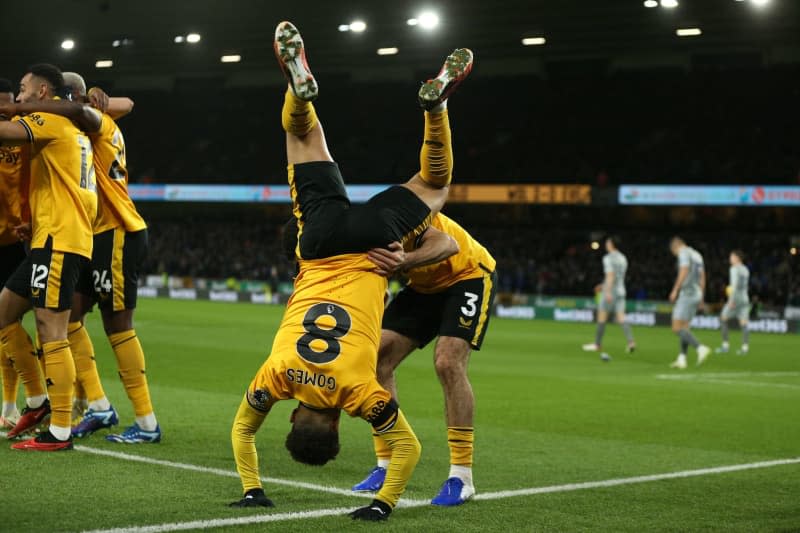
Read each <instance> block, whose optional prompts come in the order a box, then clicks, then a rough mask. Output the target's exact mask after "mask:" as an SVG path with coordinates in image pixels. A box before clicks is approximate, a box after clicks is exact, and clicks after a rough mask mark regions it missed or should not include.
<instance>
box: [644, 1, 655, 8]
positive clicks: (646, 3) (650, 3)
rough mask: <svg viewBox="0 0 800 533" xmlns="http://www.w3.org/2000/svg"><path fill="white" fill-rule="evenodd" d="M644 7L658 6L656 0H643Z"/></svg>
mask: <svg viewBox="0 0 800 533" xmlns="http://www.w3.org/2000/svg"><path fill="white" fill-rule="evenodd" d="M644 7H658V2H657V1H656V0H644Z"/></svg>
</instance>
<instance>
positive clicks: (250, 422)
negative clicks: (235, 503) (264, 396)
mask: <svg viewBox="0 0 800 533" xmlns="http://www.w3.org/2000/svg"><path fill="white" fill-rule="evenodd" d="M266 416H267V414H266V413H262V412H260V411H256V410H255V409H254V408H253V407H252V406H251V405H250V403H249V402H248V401H247V395H246V394H245V397H244V398H243V399H242V403H241V404H239V410H238V411H237V412H236V417H235V418H234V419H233V428H231V444H232V446H233V457H234V459H235V460H236V470H238V471H239V477H240V478H241V479H242V488H243V489H244V492H245V493H246V492H247V491H249V490H251V489H258V488H261V479H260V476H259V472H258V453H256V432H257V431H258V429H259V428H260V427H261V424H263V423H264V418H265V417H266Z"/></svg>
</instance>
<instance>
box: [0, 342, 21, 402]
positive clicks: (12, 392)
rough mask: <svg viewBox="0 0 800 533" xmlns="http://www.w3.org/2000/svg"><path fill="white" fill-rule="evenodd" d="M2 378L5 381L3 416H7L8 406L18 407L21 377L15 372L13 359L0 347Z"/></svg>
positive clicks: (0, 371)
mask: <svg viewBox="0 0 800 533" xmlns="http://www.w3.org/2000/svg"><path fill="white" fill-rule="evenodd" d="M0 377H2V379H3V410H4V412H3V416H6V413H5V407H6V406H7V405H8V406H10V405H16V403H17V389H18V388H19V375H18V374H17V371H16V370H14V365H13V364H12V363H11V359H9V358H8V357H7V356H6V351H5V350H4V349H3V347H2V346H0ZM9 414H10V413H9Z"/></svg>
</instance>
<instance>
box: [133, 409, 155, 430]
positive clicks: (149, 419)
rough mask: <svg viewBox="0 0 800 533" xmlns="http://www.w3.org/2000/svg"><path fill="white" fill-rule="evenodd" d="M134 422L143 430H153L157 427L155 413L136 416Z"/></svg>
mask: <svg viewBox="0 0 800 533" xmlns="http://www.w3.org/2000/svg"><path fill="white" fill-rule="evenodd" d="M136 423H137V424H138V425H139V427H140V428H142V429H143V430H145V431H155V430H156V428H157V427H158V420H156V415H155V413H150V414H149V415H144V416H137V417H136Z"/></svg>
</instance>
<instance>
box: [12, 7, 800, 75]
mask: <svg viewBox="0 0 800 533" xmlns="http://www.w3.org/2000/svg"><path fill="white" fill-rule="evenodd" d="M659 1H660V2H661V4H665V3H668V2H672V3H675V2H677V6H676V7H673V8H667V7H662V6H661V5H658V2H659ZM760 4H764V5H760ZM649 5H654V6H655V7H653V8H647V7H645V5H644V4H643V1H642V0H602V1H590V0H492V1H486V0H429V1H427V2H416V1H415V2H408V1H404V0H398V1H386V2H377V1H374V0H350V1H348V2H346V3H345V2H331V1H327V0H305V1H303V2H280V3H278V2H265V1H263V0H230V1H225V2H222V1H219V0H192V1H186V2H178V1H169V0H137V1H135V2H134V1H128V0H44V1H43V2H27V3H25V2H17V3H15V4H14V6H13V10H12V11H10V12H9V13H10V14H12V15H13V16H6V17H3V19H2V22H0V34H2V35H3V61H2V67H1V68H2V71H0V76H3V77H8V78H11V79H12V80H16V79H18V78H19V76H20V75H21V74H22V73H23V70H24V68H25V67H26V66H27V65H28V64H31V63H35V62H40V61H48V62H52V63H55V64H58V65H59V66H61V67H62V68H63V69H65V70H76V71H80V72H82V73H83V74H84V75H85V76H86V77H87V78H89V79H100V80H105V81H108V82H110V83H113V84H115V85H122V86H129V87H136V86H137V85H141V86H145V87H146V86H155V87H157V86H161V85H163V86H166V87H169V86H171V84H173V83H174V82H175V79H176V78H187V79H196V80H198V82H202V79H203V78H207V77H215V78H217V79H219V78H222V79H223V80H225V81H224V83H230V84H233V85H261V84H270V83H272V82H276V81H278V80H279V79H280V74H279V73H278V72H276V70H277V69H275V68H274V59H273V57H272V32H273V28H274V27H275V24H276V23H277V22H279V21H280V20H283V19H289V20H292V21H294V22H295V23H296V24H297V25H298V26H299V27H300V29H301V30H302V32H303V34H304V36H305V38H306V41H307V43H308V46H309V49H310V51H309V55H310V57H311V59H313V61H314V65H315V69H317V70H319V69H320V68H323V69H325V70H326V71H328V72H329V73H337V74H341V75H343V76H348V77H351V78H354V79H359V78H364V79H392V78H397V77H403V78H406V77H408V76H412V75H413V76H416V75H417V69H418V67H419V66H425V67H428V69H429V63H430V57H431V56H433V57H435V58H437V61H438V58H439V57H441V55H442V54H444V53H446V52H447V51H449V50H451V49H452V48H454V47H456V46H469V47H471V48H473V49H474V50H475V52H476V56H477V57H478V58H479V59H480V62H479V63H478V66H477V67H476V74H478V75H494V74H506V73H510V72H511V73H514V72H525V73H540V74H542V75H547V73H548V72H551V71H556V72H562V71H566V72H567V73H569V71H570V70H571V69H574V70H576V71H579V72H580V73H584V74H585V73H587V72H589V73H592V72H594V71H597V72H608V71H609V70H614V69H637V68H652V67H664V68H675V69H687V68H691V67H693V66H698V65H700V66H719V67H723V68H725V67H734V68H735V67H753V66H761V65H763V64H781V63H800V2H797V1H795V0H760V1H759V0H741V1H737V0H658V1H656V0H649ZM421 6H425V7H426V8H427V9H430V10H433V11H434V12H435V13H437V14H438V16H439V20H440V22H439V24H438V25H437V26H436V27H435V28H433V29H427V30H426V29H425V28H424V27H422V25H420V24H417V25H413V26H412V25H410V24H409V23H408V20H409V19H411V18H415V17H417V16H419V12H420V8H421ZM354 21H363V22H364V23H365V24H366V27H365V28H363V31H356V30H360V29H362V28H359V27H358V25H354V26H353V31H343V30H347V29H350V27H349V25H350V24H351V23H352V22H354ZM678 29H684V30H687V29H688V31H685V35H686V36H685V37H681V36H678V35H677V34H676V31H677V30H678ZM696 29H699V30H700V32H699V33H700V34H699V35H698V34H697V33H698V32H697V31H695V30H696ZM190 33H196V34H198V36H199V37H196V38H189V37H188V36H189V34H190ZM525 38H529V39H533V41H528V42H529V43H541V42H542V39H544V41H545V44H543V45H538V46H536V45H533V46H523V43H522V40H523V39H525ZM66 40H71V41H73V46H71V47H70V46H69V45H66V46H65V47H63V48H62V43H64V42H65V41H66ZM195 40H196V42H192V41H195ZM179 41H180V42H179ZM379 48H381V49H384V52H383V55H379V54H378V53H377V51H378V49H379ZM394 48H396V49H397V50H396V51H395V50H392V49H394ZM223 55H226V56H232V57H229V58H228V62H224V63H223V62H221V58H222V56H223ZM235 56H239V59H240V61H237V60H236V58H235ZM98 61H106V63H105V65H108V64H109V63H108V62H109V61H110V62H112V63H111V67H110V68H98V67H97V66H96V65H98ZM100 65H102V63H100ZM428 69H426V70H425V72H427V70H428Z"/></svg>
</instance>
